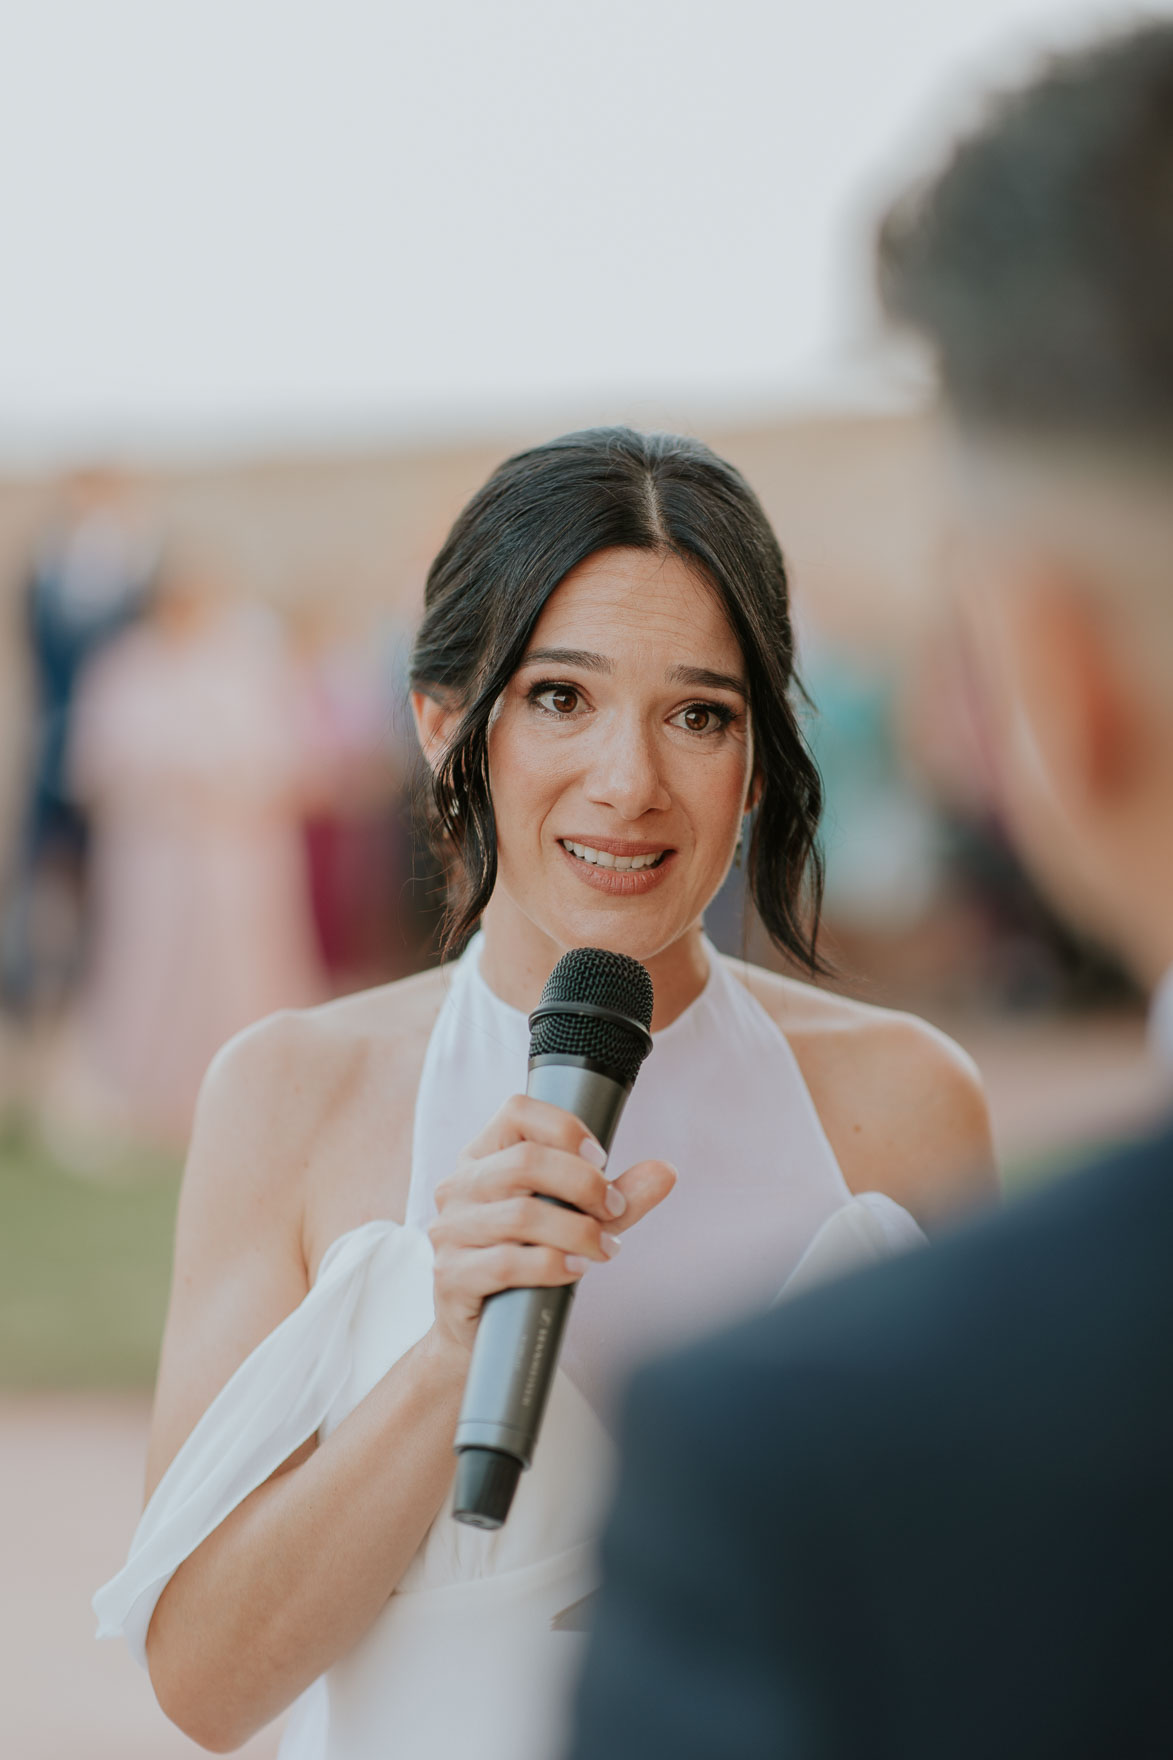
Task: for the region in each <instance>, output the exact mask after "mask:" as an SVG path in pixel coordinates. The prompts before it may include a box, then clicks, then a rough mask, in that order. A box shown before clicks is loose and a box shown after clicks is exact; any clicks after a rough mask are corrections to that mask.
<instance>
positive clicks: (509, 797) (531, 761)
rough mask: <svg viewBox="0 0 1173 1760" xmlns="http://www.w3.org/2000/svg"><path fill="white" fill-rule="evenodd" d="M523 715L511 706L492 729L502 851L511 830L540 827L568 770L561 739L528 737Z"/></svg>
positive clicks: (491, 772) (492, 779) (493, 777)
mask: <svg viewBox="0 0 1173 1760" xmlns="http://www.w3.org/2000/svg"><path fill="white" fill-rule="evenodd" d="M519 720H520V718H519V717H518V716H516V715H514V714H511V713H510V712H509V711H508V710H506V711H504V712H503V713H502V714H501V715H500V716H499V718H498V720H497V721H496V722H495V723H494V724H493V726H492V727H491V728H490V730H489V786H490V789H491V792H492V797H493V815H494V818H495V820H496V824H497V839H498V843H499V844H500V846H501V849H502V851H503V852H504V850H505V848H506V846H507V845H508V844H509V842H510V837H511V833H512V834H513V835H514V836H516V834H517V832H518V831H519V829H520V830H521V831H522V832H523V834H524V831H525V829H527V828H528V829H530V830H537V829H538V828H540V826H541V822H542V816H543V814H544V812H545V811H546V810H547V809H548V808H549V807H550V806H551V805H552V804H553V802H554V801H556V800H557V799H558V796H559V795H560V794H561V792H562V791H563V789H564V788H565V786H566V781H567V775H568V765H567V754H566V752H565V751H559V750H558V746H557V742H547V741H543V740H541V739H533V738H532V737H528V738H527V737H526V730H525V728H524V727H523V726H521V725H519Z"/></svg>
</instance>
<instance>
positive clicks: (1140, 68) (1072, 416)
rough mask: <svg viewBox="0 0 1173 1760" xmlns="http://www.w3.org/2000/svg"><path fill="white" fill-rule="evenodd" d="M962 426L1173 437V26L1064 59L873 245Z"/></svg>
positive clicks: (1132, 438) (963, 150)
mask: <svg viewBox="0 0 1173 1760" xmlns="http://www.w3.org/2000/svg"><path fill="white" fill-rule="evenodd" d="M878 270H879V286H880V295H881V299H882V302H883V304H884V306H885V308H886V310H887V312H888V315H889V316H890V317H891V318H893V319H894V320H895V321H896V322H897V323H900V324H904V325H907V326H909V327H910V328H912V329H913V330H916V331H919V332H920V333H921V334H922V335H924V336H925V337H926V338H927V339H928V340H929V341H930V342H931V343H932V345H933V346H934V348H935V351H936V354H937V359H938V365H939V371H940V378H941V383H942V388H943V390H944V393H945V397H946V400H947V402H948V404H949V405H950V406H951V408H952V410H953V411H954V413H955V414H956V415H957V416H958V417H959V418H960V420H961V422H962V424H963V426H969V427H971V428H978V429H981V430H984V431H988V430H1004V431H1011V432H1016V433H1020V434H1022V435H1024V436H1026V437H1030V436H1032V435H1041V436H1046V435H1060V436H1070V437H1071V438H1073V439H1075V440H1080V439H1086V438H1092V439H1103V440H1108V441H1113V440H1123V441H1126V442H1132V443H1141V444H1145V443H1147V442H1149V441H1158V442H1159V443H1160V444H1161V445H1162V448H1163V449H1164V448H1165V447H1167V446H1168V445H1169V443H1170V441H1171V440H1173V23H1171V22H1169V21H1161V22H1156V21H1154V22H1152V23H1149V24H1147V25H1144V26H1141V27H1137V28H1133V29H1130V30H1127V31H1125V32H1122V33H1114V34H1112V35H1110V36H1107V37H1103V38H1100V39H1098V40H1097V41H1096V42H1094V43H1092V44H1090V45H1085V46H1084V47H1082V48H1080V49H1078V50H1076V51H1073V52H1068V53H1065V54H1062V55H1056V56H1053V57H1052V58H1051V59H1050V60H1048V62H1047V63H1046V64H1045V66H1044V67H1043V68H1042V69H1041V71H1040V74H1039V75H1038V77H1037V78H1036V79H1034V80H1033V81H1032V82H1031V83H1030V84H1029V85H1026V86H1025V87H1023V88H1022V89H1021V90H1016V91H1013V92H1010V93H1008V94H1004V95H1002V96H1000V97H998V98H997V99H995V100H994V101H993V103H992V104H991V106H990V107H989V110H988V113H987V115H986V117H985V119H984V121H983V122H982V124H981V126H980V127H979V128H978V129H977V130H976V131H975V132H973V133H972V134H970V135H969V136H968V137H967V138H965V139H963V140H962V141H961V142H960V143H959V144H958V145H957V146H956V147H955V148H954V150H953V152H952V155H951V157H950V159H949V161H948V163H947V164H946V165H945V166H944V168H943V169H942V170H941V171H940V173H939V174H938V175H937V176H936V177H935V178H934V179H933V180H932V181H931V182H928V183H926V184H923V185H920V186H918V187H917V188H915V189H913V190H911V191H909V192H908V193H907V194H906V195H905V196H904V197H902V198H901V199H900V200H899V201H898V202H897V203H896V204H895V206H894V207H893V208H892V209H891V210H890V212H889V213H888V215H887V217H886V218H885V220H884V222H883V224H882V227H881V230H880V237H879V252H878Z"/></svg>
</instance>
